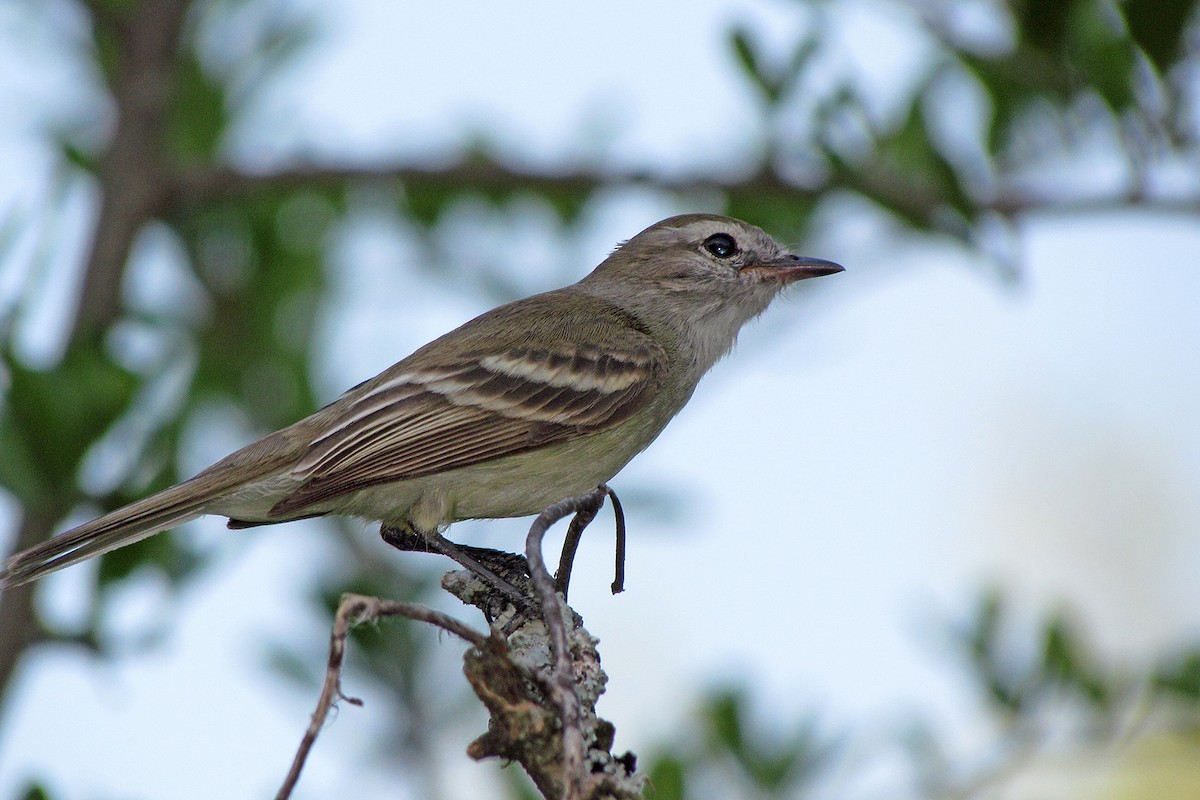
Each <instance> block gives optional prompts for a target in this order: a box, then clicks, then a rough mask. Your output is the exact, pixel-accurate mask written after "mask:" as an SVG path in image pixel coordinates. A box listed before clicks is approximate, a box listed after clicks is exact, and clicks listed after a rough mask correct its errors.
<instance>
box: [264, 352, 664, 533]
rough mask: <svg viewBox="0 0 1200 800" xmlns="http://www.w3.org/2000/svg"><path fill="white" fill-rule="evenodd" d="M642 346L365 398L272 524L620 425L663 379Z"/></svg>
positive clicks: (383, 386)
mask: <svg viewBox="0 0 1200 800" xmlns="http://www.w3.org/2000/svg"><path fill="white" fill-rule="evenodd" d="M639 338H640V341H639V342H638V343H637V346H633V347H627V348H623V349H621V350H619V351H615V352H610V351H604V350H601V349H599V348H595V347H588V346H581V345H575V344H571V343H569V342H564V343H562V344H561V345H559V346H558V347H556V348H540V349H531V348H520V347H516V348H511V349H508V350H504V351H502V352H485V353H474V354H467V355H464V356H461V357H460V358H458V359H456V360H454V361H452V362H450V363H445V364H439V365H437V366H433V367H425V368H416V369H410V370H407V371H403V372H401V373H399V374H397V375H394V376H390V377H388V378H387V379H381V380H380V381H379V382H378V383H377V385H375V386H374V387H370V386H366V387H364V391H363V392H362V393H361V394H360V395H359V396H358V397H356V398H355V399H353V400H352V401H351V402H349V403H348V404H347V405H346V407H345V408H344V409H343V410H342V413H340V414H339V415H338V416H337V418H335V420H334V421H333V422H332V423H331V424H330V425H329V427H328V428H327V429H326V430H324V431H323V432H321V434H320V435H319V436H317V437H316V438H314V440H313V442H312V444H311V445H310V446H309V448H308V451H307V452H306V453H305V454H304V456H303V457H302V458H301V459H300V460H299V461H298V462H297V464H296V466H295V468H294V469H293V475H295V476H296V477H298V478H301V479H302V481H303V483H301V485H300V487H299V488H298V489H296V490H295V491H294V492H293V493H292V494H290V495H289V496H287V497H286V498H284V499H283V500H281V501H280V502H279V503H277V504H276V505H275V507H274V508H272V509H271V515H272V516H291V515H293V514H295V513H296V512H298V511H300V510H302V509H304V508H306V507H308V506H312V505H314V504H318V503H323V502H326V501H329V500H332V499H335V498H337V497H339V496H342V495H345V494H349V493H352V492H356V491H359V490H361V489H365V488H368V487H370V486H376V485H379V484H382V483H390V482H392V481H400V480H406V479H411V478H418V477H421V476H424V475H431V474H435V473H438V472H446V471H449V470H453V469H460V468H462V467H467V466H470V465H472V464H478V463H481V462H484V461H489V460H492V459H497V458H503V457H505V456H509V455H514V454H517V453H521V452H526V451H529V450H535V449H538V448H541V447H546V446H549V445H552V444H556V443H558V442H562V441H566V440H568V439H569V438H571V437H574V436H578V435H581V434H586V433H592V432H596V431H600V430H603V429H605V428H607V427H609V426H611V425H615V424H617V423H619V422H622V421H624V420H626V419H628V418H629V417H630V416H632V415H633V414H635V413H637V411H639V410H640V409H642V408H643V407H644V406H645V405H646V404H647V403H648V402H650V400H651V398H653V397H654V395H655V393H656V392H657V391H658V389H659V386H660V385H661V382H662V377H663V374H664V372H665V369H666V353H665V351H663V349H662V348H661V347H659V346H658V345H657V344H655V343H654V342H653V340H652V339H650V338H649V337H648V336H643V337H639Z"/></svg>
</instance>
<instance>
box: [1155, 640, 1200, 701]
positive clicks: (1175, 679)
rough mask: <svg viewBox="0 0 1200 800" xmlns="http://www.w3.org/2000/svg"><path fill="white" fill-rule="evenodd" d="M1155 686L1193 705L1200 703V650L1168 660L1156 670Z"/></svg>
mask: <svg viewBox="0 0 1200 800" xmlns="http://www.w3.org/2000/svg"><path fill="white" fill-rule="evenodd" d="M1152 684H1153V686H1154V687H1155V688H1156V689H1158V690H1159V691H1162V692H1166V693H1169V694H1173V695H1176V696H1178V697H1180V698H1182V699H1184V700H1188V701H1189V702H1192V703H1200V649H1197V650H1193V651H1192V652H1190V653H1185V654H1183V655H1182V656H1177V657H1175V658H1172V659H1170V660H1168V661H1167V662H1166V663H1164V664H1163V665H1161V666H1160V667H1159V668H1158V669H1157V670H1155V673H1154V678H1153V680H1152Z"/></svg>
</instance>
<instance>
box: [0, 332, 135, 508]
mask: <svg viewBox="0 0 1200 800" xmlns="http://www.w3.org/2000/svg"><path fill="white" fill-rule="evenodd" d="M3 362H4V366H5V367H7V369H8V375H9V391H8V395H7V398H6V401H5V407H4V415H3V417H2V418H0V448H2V449H3V452H4V453H5V457H4V458H3V459H0V485H3V486H5V487H6V488H8V489H9V490H10V491H12V492H13V493H14V494H16V495H17V496H18V497H19V498H21V500H22V502H23V503H26V504H28V505H31V506H33V507H39V508H47V507H49V506H57V507H58V509H59V510H60V511H63V510H65V509H66V507H68V506H69V505H70V501H69V500H68V499H67V498H71V497H73V496H74V494H75V491H76V490H75V473H76V471H77V469H78V467H79V462H80V461H81V459H82V458H83V456H84V455H85V454H86V453H87V451H88V449H89V448H90V447H91V446H92V445H93V444H94V443H95V442H96V440H97V439H99V438H100V436H101V435H102V434H103V433H104V432H105V431H106V430H108V428H109V426H110V425H112V423H113V422H114V421H115V420H116V419H117V418H118V417H120V416H121V414H123V413H124V412H125V410H126V409H127V408H128V407H129V404H130V402H131V400H132V399H133V395H134V392H135V390H136V388H137V385H138V380H137V378H136V377H135V376H133V375H132V374H130V373H128V372H126V371H125V370H124V369H123V368H122V367H120V366H119V365H117V364H116V363H114V362H113V361H112V360H111V359H110V358H109V357H108V355H107V354H106V353H105V352H104V350H103V347H102V346H101V345H99V344H98V343H85V344H79V345H77V346H75V347H72V348H71V349H70V350H68V351H67V353H66V355H65V356H64V357H63V359H62V361H60V362H59V363H58V364H57V365H55V366H54V367H52V368H50V369H46V370H38V369H30V368H28V367H26V366H24V365H23V364H22V363H20V361H18V360H17V359H16V358H15V357H14V356H13V355H12V354H11V353H6V354H4V356H3Z"/></svg>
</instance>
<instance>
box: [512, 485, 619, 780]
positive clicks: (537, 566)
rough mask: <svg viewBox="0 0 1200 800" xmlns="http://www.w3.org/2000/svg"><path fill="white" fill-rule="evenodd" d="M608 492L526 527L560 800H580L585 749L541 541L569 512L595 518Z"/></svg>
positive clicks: (557, 508)
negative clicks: (557, 744)
mask: <svg viewBox="0 0 1200 800" xmlns="http://www.w3.org/2000/svg"><path fill="white" fill-rule="evenodd" d="M606 495H607V489H596V490H595V491H592V492H588V493H587V494H582V495H579V496H578V497H570V498H567V499H566V500H563V501H561V502H558V503H555V504H554V505H552V506H550V507H549V508H547V509H546V510H545V511H543V512H542V513H541V514H539V515H538V518H537V519H535V520H534V521H533V525H531V526H530V527H529V535H528V536H527V537H526V538H525V560H526V562H527V563H528V564H529V576H530V578H531V579H532V580H533V586H534V588H535V589H536V590H537V593H538V595H539V597H540V598H541V601H542V617H543V618H544V620H545V622H546V627H547V629H548V630H549V632H550V654H551V660H552V662H553V669H554V694H555V698H554V699H555V702H556V703H557V705H558V708H559V716H560V718H561V721H562V747H563V763H562V769H563V786H562V800H576V798H580V797H582V796H583V795H582V792H583V781H584V777H585V772H584V761H585V760H586V756H587V748H586V746H585V744H584V739H583V727H582V724H581V712H580V708H579V696H578V695H577V694H576V693H575V671H574V667H573V666H572V663H571V651H570V648H569V646H568V644H567V630H566V625H565V624H564V623H563V606H562V600H560V599H559V596H558V593H557V592H556V591H555V587H554V580H553V578H551V577H550V572H549V571H548V570H547V569H546V562H545V561H544V560H543V559H542V539H543V538H545V536H546V531H547V530H549V529H550V526H551V525H553V524H554V523H555V522H558V521H559V520H560V519H562V518H563V517H565V516H567V515H568V514H572V513H586V512H589V511H590V513H591V515H592V516H595V514H596V512H597V511H598V510H599V509H600V505H601V504H602V503H603V502H604V498H605V496H606Z"/></svg>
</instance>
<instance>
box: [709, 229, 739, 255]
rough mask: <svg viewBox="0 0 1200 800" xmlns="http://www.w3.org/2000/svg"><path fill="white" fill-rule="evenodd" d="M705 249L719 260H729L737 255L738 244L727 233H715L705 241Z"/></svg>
mask: <svg viewBox="0 0 1200 800" xmlns="http://www.w3.org/2000/svg"><path fill="white" fill-rule="evenodd" d="M704 249H705V250H707V251H708V252H710V253H712V254H713V255H714V256H716V257H717V258H729V257H730V256H732V255H734V254H735V253H737V251H738V248H737V242H735V241H734V240H733V237H732V236H730V235H729V234H727V233H714V234H713V235H712V236H710V237H708V238H707V239H705V240H704Z"/></svg>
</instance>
